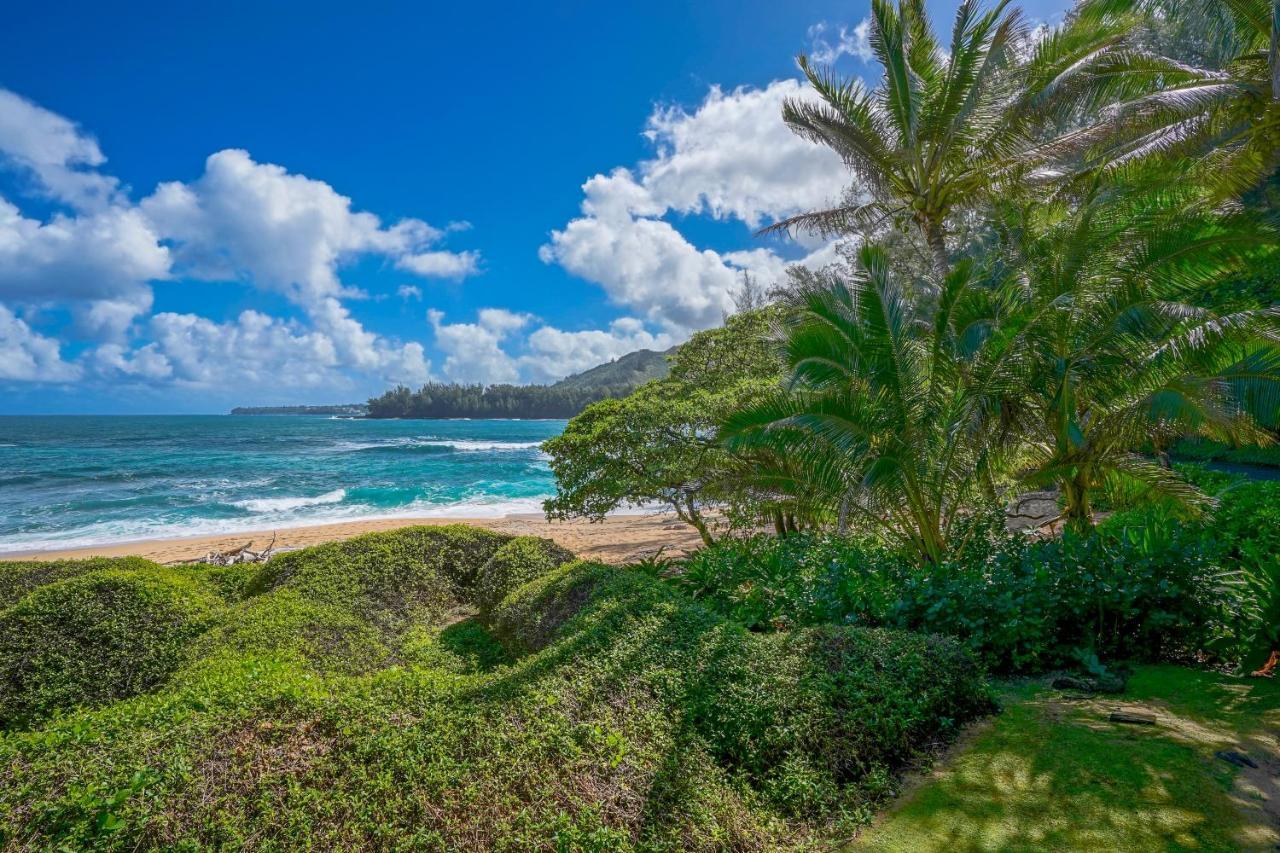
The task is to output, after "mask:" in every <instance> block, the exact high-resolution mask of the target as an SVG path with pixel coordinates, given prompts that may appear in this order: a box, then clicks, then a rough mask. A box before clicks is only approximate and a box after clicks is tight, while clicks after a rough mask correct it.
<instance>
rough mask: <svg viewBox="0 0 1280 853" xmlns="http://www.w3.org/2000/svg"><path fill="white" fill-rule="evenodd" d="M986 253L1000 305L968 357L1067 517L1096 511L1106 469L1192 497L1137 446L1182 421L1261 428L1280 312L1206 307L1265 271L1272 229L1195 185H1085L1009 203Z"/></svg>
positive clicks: (1243, 430)
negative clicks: (1215, 201) (1065, 194)
mask: <svg viewBox="0 0 1280 853" xmlns="http://www.w3.org/2000/svg"><path fill="white" fill-rule="evenodd" d="M1002 225H1003V226H1004V227H1003V229H1002V230H1003V237H1002V239H1003V240H1004V246H1003V247H1000V248H999V249H997V250H996V251H995V252H992V253H991V254H990V255H989V256H988V257H990V258H997V259H998V260H994V261H993V262H992V267H991V268H992V269H993V270H994V273H993V278H992V279H989V280H988V283H987V284H988V287H989V288H990V289H991V290H992V291H993V292H994V293H996V294H997V295H996V296H995V301H996V302H997V303H998V304H999V305H1000V306H1001V309H1000V312H999V316H998V317H997V318H996V323H995V325H994V327H993V328H994V331H993V333H992V335H991V338H990V342H989V346H988V350H987V352H988V353H990V354H992V356H993V359H994V360H993V361H990V362H988V363H987V364H985V365H983V366H981V367H980V368H979V369H980V370H984V371H987V374H986V375H988V376H989V377H991V378H992V380H993V381H994V382H995V383H996V384H998V385H999V386H1000V387H1001V388H1003V389H1004V391H1003V392H1002V393H1003V394H1004V399H1003V400H1002V402H1001V406H1002V410H1003V411H1004V414H1005V417H1006V419H1007V420H1008V421H1009V422H1011V423H1013V424H1015V429H1016V430H1017V431H1018V432H1019V433H1021V434H1022V435H1023V437H1024V439H1025V442H1026V447H1025V451H1024V453H1025V455H1024V456H1023V458H1022V463H1023V465H1024V466H1025V470H1024V474H1025V476H1026V478H1027V479H1028V480H1029V481H1031V482H1043V483H1053V484H1056V485H1057V486H1058V487H1059V488H1060V490H1061V493H1062V497H1063V501H1064V504H1065V512H1064V516H1065V518H1066V519H1067V521H1068V523H1069V524H1070V525H1071V526H1073V527H1076V528H1087V527H1089V526H1090V525H1091V524H1092V513H1093V500H1092V498H1093V495H1094V493H1095V491H1096V490H1097V489H1098V488H1099V487H1101V486H1102V485H1103V483H1104V482H1105V481H1106V480H1107V479H1108V478H1114V477H1122V478H1126V479H1129V480H1137V481H1139V482H1141V483H1142V484H1144V485H1145V486H1147V487H1149V488H1150V489H1152V490H1154V491H1156V492H1161V493H1164V494H1166V495H1169V496H1171V497H1174V498H1177V499H1180V500H1182V501H1183V502H1185V503H1187V504H1190V505H1194V504H1196V503H1197V502H1198V501H1200V500H1201V498H1202V496H1200V495H1199V493H1197V492H1196V491H1195V489H1193V488H1192V487H1191V486H1189V485H1188V484H1187V483H1185V482H1184V481H1183V480H1182V479H1181V478H1180V477H1178V476H1177V475H1176V474H1174V473H1173V472H1171V471H1170V470H1168V469H1167V468H1166V467H1163V466H1161V465H1160V464H1158V463H1157V462H1155V461H1153V460H1151V459H1150V458H1149V457H1147V456H1145V455H1142V454H1141V453H1139V452H1138V451H1139V450H1141V449H1142V448H1144V447H1150V446H1151V445H1152V444H1153V443H1154V444H1156V445H1157V446H1158V445H1159V444H1160V443H1161V441H1162V440H1163V441H1168V440H1169V439H1171V438H1174V437H1177V436H1181V435H1184V434H1187V433H1199V434H1203V435H1207V436H1211V437H1214V438H1218V439H1226V440H1231V441H1234V442H1268V441H1270V436H1269V434H1268V433H1267V432H1266V431H1265V430H1263V429H1261V428H1260V427H1259V426H1258V425H1257V423H1256V421H1255V419H1254V417H1253V414H1255V413H1256V414H1261V413H1263V412H1264V411H1265V412H1273V411H1274V409H1275V407H1276V404H1277V401H1278V400H1280V348H1278V347H1277V343H1280V323H1278V322H1277V321H1278V320H1280V311H1278V310H1277V309H1276V308H1275V307H1272V306H1270V305H1264V306H1256V307H1234V308H1233V309H1231V310H1228V311H1226V312H1224V311H1220V310H1218V309H1217V308H1216V307H1215V304H1214V302H1215V300H1214V298H1213V295H1214V294H1215V293H1216V292H1217V290H1218V289H1220V288H1221V287H1223V286H1224V284H1225V283H1228V282H1230V281H1232V280H1233V279H1238V278H1239V277H1240V276H1242V275H1245V274H1246V273H1247V274H1251V275H1256V274H1258V273H1259V271H1260V270H1262V269H1270V270H1271V274H1272V275H1274V274H1275V272H1276V255H1277V252H1276V242H1275V236H1274V234H1273V233H1272V232H1270V231H1268V230H1267V229H1266V228H1265V227H1264V226H1263V225H1261V224H1260V223H1259V222H1258V221H1257V220H1256V219H1253V218H1251V217H1249V216H1247V215H1245V214H1236V215H1234V216H1223V215H1220V214H1219V213H1218V212H1217V211H1215V210H1212V209H1209V208H1206V207H1204V206H1203V205H1201V204H1199V203H1198V198H1197V196H1196V192H1195V190H1194V189H1183V190H1171V189H1157V190H1147V189H1138V188H1135V187H1133V186H1124V185H1121V186H1116V185H1111V186H1106V187H1104V186H1102V185H1098V184H1095V186H1094V187H1093V188H1092V189H1091V190H1090V191H1089V192H1088V193H1087V194H1086V195H1085V196H1084V197H1082V198H1076V199H1072V200H1070V201H1068V200H1064V199H1058V200H1056V201H1053V202H1049V203H1042V204H1036V205H1030V204H1027V205H1021V206H1012V205H1010V206H1008V207H1006V208H1005V210H1004V212H1003V219H1002Z"/></svg>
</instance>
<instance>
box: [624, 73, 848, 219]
mask: <svg viewBox="0 0 1280 853" xmlns="http://www.w3.org/2000/svg"><path fill="white" fill-rule="evenodd" d="M811 91H812V90H810V89H809V88H808V87H807V86H805V85H802V84H801V83H800V82H799V81H797V80H778V81H775V82H773V83H770V84H769V85H768V86H766V87H765V88H763V89H755V88H749V87H739V88H737V89H734V90H733V91H731V92H729V93H725V92H724V91H723V90H721V89H720V87H718V86H713V87H712V88H711V91H710V92H708V94H707V97H706V100H704V101H703V102H702V104H700V105H699V107H698V108H697V110H695V111H694V112H692V113H689V112H687V111H685V110H684V109H681V108H679V107H668V108H663V109H659V110H657V111H655V112H654V114H653V115H652V116H650V118H649V123H648V129H647V130H646V135H647V136H648V137H649V139H650V140H652V141H653V143H654V145H655V146H656V147H657V150H658V156H657V158H655V159H653V160H649V161H647V162H645V163H642V164H641V166H640V172H641V175H642V183H643V186H644V188H645V189H646V190H648V192H649V194H650V195H651V196H652V197H653V199H654V200H655V201H656V202H657V203H658V204H659V205H662V206H664V207H667V208H670V209H672V210H676V211H679V212H681V213H703V212H705V213H709V214H711V215H712V216H714V217H715V218H716V219H727V218H730V217H732V218H735V219H738V220H741V221H742V222H745V223H746V224H747V225H748V226H750V227H751V228H757V227H759V226H760V225H761V224H762V223H763V222H765V221H766V220H776V219H781V218H784V217H786V216H790V215H793V214H795V213H799V212H802V211H805V210H812V209H814V208H818V207H822V206H824V205H826V204H829V203H830V202H833V201H837V200H838V199H839V196H840V191H841V189H842V188H843V187H844V185H845V183H846V182H847V181H848V173H847V171H846V170H845V167H844V165H843V164H842V163H841V162H840V158H839V157H838V156H836V155H835V154H834V153H833V152H831V151H830V150H829V149H827V148H824V147H822V146H818V145H814V144H812V143H810V142H808V141H806V140H804V139H802V138H800V137H799V136H797V135H796V134H794V133H792V132H791V129H790V128H788V127H787V126H786V124H785V123H784V122H783V121H782V103H783V101H784V100H785V99H788V98H793V99H794V98H801V99H803V98H806V97H812V94H811Z"/></svg>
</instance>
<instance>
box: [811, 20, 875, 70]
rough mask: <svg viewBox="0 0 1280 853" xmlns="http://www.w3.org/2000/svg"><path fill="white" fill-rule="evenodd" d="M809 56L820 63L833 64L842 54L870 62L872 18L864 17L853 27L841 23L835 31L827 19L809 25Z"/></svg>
mask: <svg viewBox="0 0 1280 853" xmlns="http://www.w3.org/2000/svg"><path fill="white" fill-rule="evenodd" d="M808 35H809V58H810V59H812V60H813V61H814V62H816V63H818V64H819V65H831V64H833V63H835V62H836V60H838V59H839V58H840V57H842V56H856V57H858V59H861V60H862V61H863V62H870V61H871V57H872V53H871V19H870V18H863V19H862V20H861V21H859V22H858V24H857V25H856V26H854V27H853V28H852V29H850V28H849V27H846V26H845V25H844V24H841V25H840V26H839V27H838V28H837V29H836V30H835V31H834V32H833V31H832V30H831V27H830V26H829V25H828V24H827V22H826V21H820V22H818V23H816V24H814V25H813V26H811V27H809V33H808Z"/></svg>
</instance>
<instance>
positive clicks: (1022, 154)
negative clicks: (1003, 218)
mask: <svg viewBox="0 0 1280 853" xmlns="http://www.w3.org/2000/svg"><path fill="white" fill-rule="evenodd" d="M1112 5H1114V4H1112V3H1094V2H1090V3H1085V4H1083V5H1082V6H1081V7H1080V8H1079V9H1078V10H1077V12H1076V14H1075V15H1074V17H1073V18H1072V21H1071V23H1070V24H1069V25H1068V26H1066V27H1064V28H1062V29H1060V30H1059V31H1057V32H1055V33H1053V34H1051V35H1050V36H1048V37H1046V38H1041V39H1039V40H1035V39H1032V38H1031V35H1030V33H1029V32H1028V29H1027V27H1026V25H1025V23H1024V21H1023V19H1022V16H1021V14H1020V12H1018V11H1017V10H1009V8H1008V7H1009V2H1008V0H1003V1H1002V2H999V3H997V4H996V5H995V6H994V7H993V8H991V9H990V10H988V11H985V12H984V11H982V10H981V8H980V4H979V2H977V0H964V2H961V3H960V7H959V9H958V10H957V12H956V18H955V24H954V27H953V29H952V37H951V42H950V46H949V48H948V49H947V50H946V51H944V50H943V49H942V46H941V44H940V43H939V41H938V40H937V38H936V37H935V35H934V31H933V28H932V25H931V24H930V22H929V20H928V17H927V15H926V13H925V10H924V3H923V0H901V2H900V3H899V4H898V5H897V6H895V5H893V3H891V2H889V0H873V2H872V4H871V35H870V45H871V50H872V52H873V53H874V55H875V57H876V59H878V60H879V62H880V64H881V65H882V66H883V69H884V73H883V77H882V79H881V82H880V85H879V86H877V87H875V88H874V89H868V88H866V87H865V86H863V84H862V83H861V81H860V80H858V79H857V78H852V79H842V78H840V77H838V76H837V75H836V74H835V73H834V72H833V71H832V70H830V69H825V68H821V67H819V66H815V65H814V64H812V63H811V62H810V61H809V59H808V57H806V56H803V55H801V56H800V57H799V58H798V62H799V65H800V69H801V71H803V72H804V75H805V77H806V78H807V79H808V80H809V83H810V85H812V87H813V90H814V91H815V92H816V93H817V95H818V99H817V100H814V99H810V98H797V99H792V100H789V101H787V102H786V104H785V106H784V107H783V118H784V120H785V121H786V122H787V124H789V125H790V126H791V128H792V129H793V130H794V131H795V132H796V133H798V134H800V135H801V136H804V137H806V138H808V139H810V140H812V141H814V142H815V143H818V144H821V145H825V146H827V147H829V148H831V149H832V150H833V151H835V152H836V153H837V154H839V155H840V157H841V158H842V159H843V160H844V162H845V163H846V164H847V166H848V167H849V169H850V171H851V172H852V174H853V177H854V180H855V182H854V189H853V190H851V191H850V193H849V194H848V196H847V198H846V199H845V203H843V204H841V205H840V206H838V207H835V208H833V209H829V210H821V211H815V212H811V213H805V214H801V215H799V216H794V217H791V218H789V219H785V220H782V221H780V222H778V223H776V224H774V225H772V226H770V227H769V228H767V229H765V230H766V231H770V230H789V229H802V230H809V231H814V232H818V233H823V234H831V233H848V232H850V231H859V232H873V231H875V230H876V229H877V228H879V227H880V226H882V225H883V224H884V223H885V222H891V223H894V224H900V225H903V226H907V227H912V228H914V229H916V230H917V232H918V234H919V235H920V236H921V237H922V238H923V239H924V241H925V242H926V243H927V246H928V249H929V253H930V256H931V265H932V272H933V275H934V278H935V280H936V281H941V279H942V278H943V276H944V275H945V274H946V271H947V268H948V264H949V256H950V248H951V247H950V246H949V242H952V241H953V235H952V234H951V233H949V229H950V228H951V223H952V221H953V219H954V216H955V215H956V214H958V213H960V212H964V211H969V210H974V209H977V208H979V207H981V206H982V205H984V204H985V203H987V202H988V201H990V200H991V199H993V198H995V197H998V196H999V195H1000V194H1001V193H1002V192H1004V191H1007V190H1008V189H1009V188H1010V187H1011V186H1015V185H1018V183H1019V182H1020V181H1021V179H1022V178H1023V176H1024V175H1025V174H1026V173H1027V171H1028V170H1030V169H1031V168H1033V167H1035V166H1037V165H1042V164H1043V161H1044V159H1045V158H1046V157H1047V156H1048V149H1044V148H1043V146H1042V145H1041V143H1042V142H1043V137H1044V134H1045V133H1046V127H1050V128H1051V127H1056V126H1057V123H1058V122H1060V121H1062V120H1063V117H1064V116H1069V115H1072V114H1073V111H1075V110H1077V109H1079V107H1080V105H1081V104H1086V103H1093V101H1094V99H1095V98H1096V95H1095V93H1094V89H1097V88H1099V87H1101V86H1102V85H1103V84H1102V82H1100V81H1102V80H1103V79H1104V78H1103V77H1101V76H1100V75H1096V74H1092V73H1091V71H1092V70H1093V69H1094V68H1095V67H1097V66H1100V65H1101V64H1103V63H1104V62H1106V63H1107V66H1108V68H1109V70H1110V72H1111V74H1112V75H1113V76H1114V75H1115V74H1116V73H1117V69H1122V68H1123V65H1124V58H1123V56H1121V57H1111V53H1112V52H1113V51H1115V50H1117V49H1119V47H1120V46H1121V45H1123V39H1124V35H1125V34H1126V33H1127V32H1128V29H1129V28H1130V26H1131V24H1132V19H1131V18H1130V17H1127V16H1124V15H1119V16H1117V15H1114V14H1112V11H1111V8H1110V7H1111V6H1112Z"/></svg>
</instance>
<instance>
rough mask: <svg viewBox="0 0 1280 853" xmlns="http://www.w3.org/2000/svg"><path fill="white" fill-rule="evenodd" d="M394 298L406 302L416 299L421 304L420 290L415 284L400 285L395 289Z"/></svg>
mask: <svg viewBox="0 0 1280 853" xmlns="http://www.w3.org/2000/svg"><path fill="white" fill-rule="evenodd" d="M396 296H399V297H400V298H401V299H403V300H405V301H406V302H407V301H409V300H410V299H416V300H418V301H419V302H421V301H422V288H421V287H418V286H417V285H416V284H402V285H400V286H399V287H397V288H396Z"/></svg>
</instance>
